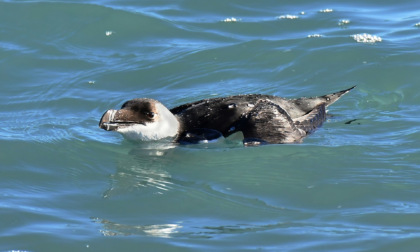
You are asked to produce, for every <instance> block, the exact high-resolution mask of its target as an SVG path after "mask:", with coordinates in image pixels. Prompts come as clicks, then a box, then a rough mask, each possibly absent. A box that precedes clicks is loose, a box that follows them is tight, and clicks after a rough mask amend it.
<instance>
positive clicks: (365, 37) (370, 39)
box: [351, 33, 382, 44]
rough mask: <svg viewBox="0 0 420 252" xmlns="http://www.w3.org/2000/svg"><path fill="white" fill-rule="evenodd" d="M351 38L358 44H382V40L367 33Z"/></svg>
mask: <svg viewBox="0 0 420 252" xmlns="http://www.w3.org/2000/svg"><path fill="white" fill-rule="evenodd" d="M351 37H352V38H353V39H354V40H356V41H357V43H367V44H373V43H376V42H382V38H381V37H379V36H376V35H371V34H367V33H362V34H355V35H351Z"/></svg>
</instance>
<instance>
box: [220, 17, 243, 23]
mask: <svg viewBox="0 0 420 252" xmlns="http://www.w3.org/2000/svg"><path fill="white" fill-rule="evenodd" d="M238 21H240V19H239V18H234V17H231V18H225V19H224V20H223V22H225V23H234V22H238Z"/></svg>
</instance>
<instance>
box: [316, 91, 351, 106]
mask: <svg viewBox="0 0 420 252" xmlns="http://www.w3.org/2000/svg"><path fill="white" fill-rule="evenodd" d="M355 87H356V86H353V87H351V88H348V89H345V90H342V91H339V92H336V93H332V94H327V95H324V96H321V97H320V98H323V99H325V106H326V107H328V106H329V105H331V104H333V103H334V102H336V101H337V100H338V99H340V97H341V96H343V95H345V94H347V93H348V92H350V90H352V89H353V88H355Z"/></svg>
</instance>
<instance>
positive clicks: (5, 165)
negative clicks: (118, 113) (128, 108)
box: [0, 0, 420, 251]
mask: <svg viewBox="0 0 420 252" xmlns="http://www.w3.org/2000/svg"><path fill="white" fill-rule="evenodd" d="M419 41H420V2H418V1H414V0H403V1H398V2H396V1H360V0H356V1H350V2H344V1H316V2H314V1H307V0H306V1H290V0H289V1H273V0H267V1H249V0H241V1H239V0H233V1H219V0H216V1H199V0H185V1H169V0H161V1H133V0H124V1H116V0H114V1H112V0H108V1H107V0H96V1H83V2H82V1H17V0H16V1H13V0H9V1H6V0H0V87H1V92H0V98H1V99H0V117H1V122H2V124H1V125H2V126H1V127H0V166H1V169H0V174H1V175H0V223H1V225H0V250H1V251H13V250H14V251H17V250H19V251H253V250H259V251H418V248H419V247H420V144H419V141H420V132H419V131H420V116H419V111H420V95H419V93H420V92H419V90H420V79H419V71H420V46H419ZM353 85H357V88H356V89H354V90H352V91H351V92H350V93H348V94H347V95H345V96H344V97H343V98H342V99H340V100H339V101H338V102H337V103H335V104H334V105H333V106H331V107H330V108H329V113H330V117H329V118H328V120H327V121H326V122H325V124H324V125H323V127H322V128H320V129H319V130H317V131H316V132H315V133H314V134H312V135H310V136H309V137H307V138H306V139H305V141H304V143H302V144H288V145H269V146H261V147H255V148H245V147H243V146H242V144H241V140H240V136H234V137H232V138H230V139H226V140H223V139H222V140H220V141H218V142H216V143H209V144H200V145H187V146H170V145H161V144H158V143H133V142H129V141H127V140H124V139H123V138H122V137H121V136H120V135H119V134H117V133H113V132H106V131H103V130H101V129H99V128H98V121H99V119H100V117H101V115H102V113H103V112H104V111H106V110H107V109H110V108H114V109H115V108H118V107H119V106H121V104H122V103H123V102H124V101H126V100H128V99H131V98H135V97H150V98H154V99H158V100H159V101H161V102H162V103H164V104H166V105H167V106H168V107H174V106H177V105H180V104H182V103H185V102H192V101H195V100H198V99H203V98H209V97H218V96H225V95H233V94H239V93H263V94H271V95H279V96H283V97H291V98H292V97H301V96H315V95H323V94H326V93H330V92H334V91H339V90H342V89H345V88H348V87H351V86H353Z"/></svg>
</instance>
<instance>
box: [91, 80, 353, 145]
mask: <svg viewBox="0 0 420 252" xmlns="http://www.w3.org/2000/svg"><path fill="white" fill-rule="evenodd" d="M353 88H354V87H352V88H349V89H346V90H343V91H340V92H336V93H333V94H328V95H324V96H318V97H311V98H306V97H302V98H297V99H287V98H282V97H278V96H272V95H260V94H250V95H235V96H228V97H220V98H211V99H204V100H200V101H196V102H192V103H187V104H183V105H180V106H177V107H175V108H172V109H167V108H166V107H165V106H164V105H162V104H161V103H160V102H158V101H156V100H153V99H148V98H140V99H133V100H129V101H127V102H126V103H124V104H123V106H122V108H121V109H120V110H108V111H107V112H105V113H104V115H103V116H102V118H101V121H100V123H99V126H100V127H101V128H103V129H106V130H115V131H118V132H120V133H122V134H123V135H125V136H126V137H128V138H130V139H139V140H143V141H145V140H158V139H162V138H173V140H174V141H177V142H183V143H185V142H198V141H200V140H211V139H214V138H217V137H218V136H222V135H223V136H224V137H227V136H229V135H231V134H233V133H235V132H237V131H241V132H242V133H243V135H244V144H245V145H256V144H261V143H293V142H300V141H301V140H302V139H303V138H304V137H305V136H306V135H308V134H309V133H311V132H312V131H313V130H314V129H316V128H317V127H319V126H321V125H322V123H323V122H324V120H325V118H326V107H328V106H329V105H331V104H332V103H334V102H335V101H337V100H338V99H339V98H340V97H341V96H342V95H344V94H346V93H347V92H349V91H350V90H351V89H353Z"/></svg>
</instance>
